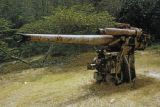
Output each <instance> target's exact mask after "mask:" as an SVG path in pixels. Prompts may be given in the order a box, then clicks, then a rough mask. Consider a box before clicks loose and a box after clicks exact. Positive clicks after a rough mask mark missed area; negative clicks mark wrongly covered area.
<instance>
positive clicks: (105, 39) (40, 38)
mask: <svg viewBox="0 0 160 107" xmlns="http://www.w3.org/2000/svg"><path fill="white" fill-rule="evenodd" d="M23 36H25V37H28V38H30V41H33V42H56V43H70V44H88V45H107V44H109V43H111V42H112V41H114V40H115V39H114V37H113V36H112V35H60V34H23Z"/></svg>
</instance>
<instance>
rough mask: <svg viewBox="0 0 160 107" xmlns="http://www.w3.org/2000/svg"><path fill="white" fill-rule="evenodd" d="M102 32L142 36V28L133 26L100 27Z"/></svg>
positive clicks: (115, 34)
mask: <svg viewBox="0 0 160 107" xmlns="http://www.w3.org/2000/svg"><path fill="white" fill-rule="evenodd" d="M99 30H100V33H101V34H105V35H114V36H122V35H124V36H141V35H142V29H139V28H131V29H119V28H105V29H99Z"/></svg>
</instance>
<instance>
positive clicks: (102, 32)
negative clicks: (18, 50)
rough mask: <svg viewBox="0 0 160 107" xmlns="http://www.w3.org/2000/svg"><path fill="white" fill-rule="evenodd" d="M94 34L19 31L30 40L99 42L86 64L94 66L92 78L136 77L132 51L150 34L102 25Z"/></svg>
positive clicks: (120, 80)
mask: <svg viewBox="0 0 160 107" xmlns="http://www.w3.org/2000/svg"><path fill="white" fill-rule="evenodd" d="M97 33H98V35H60V34H21V36H22V37H21V40H20V41H19V42H24V41H32V42H57V43H70V44H87V45H100V46H102V48H101V49H97V50H96V52H97V54H98V56H97V57H95V58H94V60H93V62H92V63H90V64H88V66H87V68H88V69H89V70H95V69H96V71H95V72H94V79H95V80H96V81H97V82H98V83H101V82H105V81H107V80H112V81H113V82H114V83H115V84H116V85H118V84H121V83H125V82H126V83H133V82H134V80H135V78H136V71H135V58H134V52H135V51H136V50H144V49H145V48H146V46H147V45H148V43H149V40H150V37H149V36H148V35H146V34H144V33H143V31H142V29H139V28H133V27H130V26H129V27H127V28H122V27H120V28H105V29H99V30H98V32H97Z"/></svg>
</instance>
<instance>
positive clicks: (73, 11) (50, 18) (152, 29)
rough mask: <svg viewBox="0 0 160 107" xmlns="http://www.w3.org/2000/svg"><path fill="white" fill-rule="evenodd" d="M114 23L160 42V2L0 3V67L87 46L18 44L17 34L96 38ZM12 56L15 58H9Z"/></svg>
mask: <svg viewBox="0 0 160 107" xmlns="http://www.w3.org/2000/svg"><path fill="white" fill-rule="evenodd" d="M117 22H123V23H130V24H131V25H132V26H136V27H140V28H143V29H144V31H145V32H147V33H149V34H151V35H152V38H153V40H154V41H155V42H156V41H158V39H160V36H159V35H160V30H159V28H160V0H154V1H153V0H23V1H22V0H0V63H2V62H6V61H10V60H13V59H14V58H15V57H22V58H24V57H30V56H34V55H37V54H44V53H48V52H49V53H52V54H55V53H63V54H66V55H67V54H70V53H73V52H75V51H74V50H75V49H77V51H76V52H81V51H86V50H89V49H90V48H89V47H88V46H79V45H75V46H71V45H62V44H52V45H51V44H48V43H27V44H21V45H19V44H17V43H16V42H15V41H14V40H13V39H12V38H13V36H14V34H16V33H60V34H95V32H96V30H97V29H98V28H104V27H109V26H113V25H114V24H116V23H117ZM12 56H15V57H12Z"/></svg>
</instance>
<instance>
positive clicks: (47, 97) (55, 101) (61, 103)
mask: <svg viewBox="0 0 160 107" xmlns="http://www.w3.org/2000/svg"><path fill="white" fill-rule="evenodd" d="M94 55H95V54H94V53H84V54H81V55H78V56H76V57H75V58H73V59H71V61H70V62H69V63H68V64H63V63H60V64H57V65H53V66H50V67H44V68H36V69H33V68H29V69H26V70H19V69H18V70H16V68H17V67H20V68H23V67H22V65H18V64H16V63H11V64H10V65H8V66H7V68H5V70H10V71H13V72H12V73H7V74H3V75H1V76H0V107H160V91H159V90H160V53H159V52H155V51H145V52H137V53H136V70H137V79H136V85H135V88H131V86H130V84H122V85H120V86H114V85H113V84H112V83H104V84H100V85H98V84H95V81H94V80H93V71H87V70H86V64H87V62H89V60H91V59H92V58H93V56H94ZM1 67H2V66H1ZM15 72H17V73H15Z"/></svg>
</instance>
